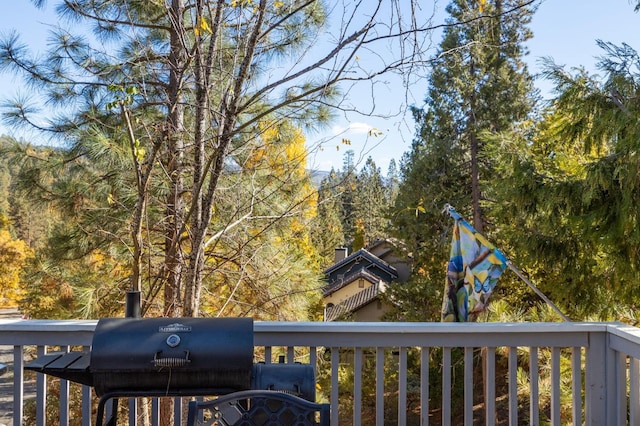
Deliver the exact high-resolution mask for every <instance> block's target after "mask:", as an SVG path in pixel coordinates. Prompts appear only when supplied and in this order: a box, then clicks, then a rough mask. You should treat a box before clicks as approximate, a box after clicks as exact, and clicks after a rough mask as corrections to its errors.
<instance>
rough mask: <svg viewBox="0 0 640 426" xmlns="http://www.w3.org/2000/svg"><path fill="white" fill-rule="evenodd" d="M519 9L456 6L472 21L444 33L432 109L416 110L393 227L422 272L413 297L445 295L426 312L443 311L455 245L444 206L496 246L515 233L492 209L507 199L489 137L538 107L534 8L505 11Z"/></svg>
mask: <svg viewBox="0 0 640 426" xmlns="http://www.w3.org/2000/svg"><path fill="white" fill-rule="evenodd" d="M515 3H516V2H510V1H509V2H503V1H487V2H484V4H483V6H482V7H478V6H479V5H478V4H477V3H476V2H472V4H473V5H474V7H469V4H468V2H463V1H455V0H454V1H452V2H451V3H450V4H449V6H448V7H447V12H448V13H449V14H450V16H451V21H453V22H467V23H465V24H461V25H457V26H451V27H447V28H446V29H445V30H444V33H443V38H442V41H441V43H440V49H439V52H438V53H437V55H436V56H435V57H434V68H433V72H432V73H431V74H430V76H429V88H428V93H427V96H426V107H425V108H424V110H419V109H414V118H415V119H416V122H417V123H418V126H419V130H418V133H417V135H416V137H415V139H414V141H413V143H412V146H411V150H410V151H409V152H408V153H406V154H405V155H404V157H403V159H402V164H401V176H402V181H401V183H400V187H399V191H398V196H397V198H396V200H395V205H394V207H393V211H392V215H391V221H392V224H393V230H394V232H395V235H396V236H397V237H398V238H399V239H401V240H402V241H404V242H405V243H406V244H407V246H408V247H409V251H410V252H412V253H413V256H414V271H419V273H418V274H417V275H416V274H414V277H416V278H414V279H415V280H417V281H416V285H414V284H413V283H409V285H408V286H409V287H411V288H416V289H418V290H417V291H416V292H415V293H413V294H412V295H411V296H412V297H410V296H409V295H405V297H410V299H414V300H422V298H423V297H425V296H424V295H425V294H427V295H429V296H431V297H436V299H431V300H430V301H429V302H428V303H425V305H423V306H430V308H429V310H430V311H431V312H433V311H434V310H435V307H436V306H438V309H439V306H440V304H441V300H437V298H438V297H439V296H440V294H439V293H440V292H441V288H442V286H444V271H445V270H446V267H445V265H446V261H447V260H448V256H449V248H450V242H451V236H450V235H449V232H450V231H449V230H450V229H451V228H452V225H453V224H452V220H451V218H450V217H448V216H447V215H446V214H443V212H442V209H443V207H444V205H445V204H447V203H449V204H451V205H452V206H454V207H456V209H458V211H459V213H460V214H461V215H462V216H463V217H467V218H468V220H469V222H470V223H472V224H473V225H474V226H475V227H476V228H477V229H478V231H480V232H484V233H486V234H487V237H489V238H490V239H491V238H492V236H493V235H496V234H498V233H501V232H505V231H506V229H507V228H508V227H506V226H504V227H503V226H500V225H501V224H508V223H509V219H507V218H497V217H495V216H494V215H493V214H492V212H491V206H492V204H493V203H494V202H495V203H496V204H497V203H500V201H501V200H499V199H496V198H495V197H494V196H493V195H494V193H493V190H492V188H493V186H495V185H500V184H501V181H499V180H498V179H496V176H495V172H494V169H495V167H496V159H495V158H494V157H493V156H492V154H491V153H490V151H489V150H488V147H487V146H486V141H485V139H486V134H487V133H488V134H495V133H497V132H501V131H506V130H508V129H510V128H511V127H512V126H513V125H514V124H516V123H518V122H521V121H523V120H525V119H526V118H527V116H528V114H530V112H531V110H532V107H533V104H534V101H533V97H532V89H533V86H532V78H531V76H530V75H529V73H528V71H527V69H526V66H525V65H524V64H523V62H522V58H523V55H524V47H523V43H524V42H525V41H526V40H527V39H528V38H530V36H531V34H530V32H529V30H528V29H527V24H528V23H529V21H530V19H531V15H532V11H531V10H530V9H528V8H526V7H524V8H519V9H517V10H515V11H513V12H512V13H504V14H501V12H504V11H506V10H510V9H511V7H512V6H514V5H515ZM480 9H482V11H481V10H480ZM480 15H483V16H485V17H483V18H480ZM486 16H492V17H490V18H487V17H486ZM485 225H486V229H484V228H485ZM410 299H409V300H410ZM403 300H407V299H403ZM405 315H410V314H408V313H405ZM429 317H430V318H433V315H432V314H430V315H429Z"/></svg>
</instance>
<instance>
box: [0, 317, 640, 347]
mask: <svg viewBox="0 0 640 426" xmlns="http://www.w3.org/2000/svg"><path fill="white" fill-rule="evenodd" d="M176 320H178V319H176ZM96 324H97V321H95V320H85V321H77V320H75V321H73V320H70V321H62V320H4V321H0V345H59V344H61V342H64V344H66V345H70V346H76V345H85V346H88V345H90V344H91V340H92V335H93V331H94V329H95V326H96ZM616 327H618V328H616ZM609 330H614V331H615V332H616V333H619V334H620V335H621V336H624V337H623V338H626V336H627V335H629V336H631V338H632V339H636V338H638V339H639V340H638V341H639V342H640V330H638V329H636V328H633V327H631V328H630V330H629V331H632V332H633V333H632V334H628V332H627V330H626V329H624V328H621V325H620V324H611V323H576V322H571V323H567V322H564V323H473V324H454V323H426V322H422V323H420V322H401V323H398V322H394V323H391V322H389V323H383V322H269V321H256V322H255V323H254V331H255V335H254V344H255V345H257V346H325V347H337V346H343V347H372V346H385V347H389V346H434V347H435V346H448V347H460V346H473V347H480V346H559V347H569V346H581V347H586V346H588V344H589V338H588V335H589V333H606V332H608V331H609Z"/></svg>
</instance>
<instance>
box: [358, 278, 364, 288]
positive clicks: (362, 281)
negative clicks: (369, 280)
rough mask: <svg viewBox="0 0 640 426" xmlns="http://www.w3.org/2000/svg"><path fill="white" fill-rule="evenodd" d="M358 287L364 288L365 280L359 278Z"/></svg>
mask: <svg viewBox="0 0 640 426" xmlns="http://www.w3.org/2000/svg"><path fill="white" fill-rule="evenodd" d="M358 287H360V288H364V280H363V279H362V278H360V279H359V280H358Z"/></svg>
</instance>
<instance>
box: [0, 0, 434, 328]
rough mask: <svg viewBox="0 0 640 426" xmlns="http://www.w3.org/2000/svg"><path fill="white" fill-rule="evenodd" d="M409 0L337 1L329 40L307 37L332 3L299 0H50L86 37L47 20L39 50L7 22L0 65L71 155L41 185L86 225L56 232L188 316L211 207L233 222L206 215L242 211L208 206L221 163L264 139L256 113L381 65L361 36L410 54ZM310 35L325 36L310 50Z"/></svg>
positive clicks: (300, 115) (294, 105)
mask: <svg viewBox="0 0 640 426" xmlns="http://www.w3.org/2000/svg"><path fill="white" fill-rule="evenodd" d="M33 3H34V4H36V5H42V4H44V3H45V2H44V1H41V0H33ZM384 3H386V5H385V4H384ZM416 4H417V1H416V0H412V1H410V2H407V4H406V5H403V6H402V7H400V4H399V3H397V2H394V1H388V2H379V3H378V2H375V3H365V2H360V3H354V4H350V5H347V7H346V8H344V9H340V14H342V13H344V15H342V16H341V17H342V18H345V17H348V16H351V17H352V18H353V17H358V19H352V18H346V19H342V20H341V21H340V22H341V24H342V27H340V28H338V29H336V31H335V33H334V36H335V37H333V36H332V40H331V41H328V42H329V43H332V45H331V46H330V48H329V49H327V48H326V47H327V46H326V45H323V44H321V43H319V40H321V39H322V40H323V41H324V38H325V29H326V25H327V14H328V13H330V12H332V11H333V10H337V9H336V8H334V6H333V5H331V4H327V3H325V2H317V1H306V0H305V1H301V0H286V1H274V0H260V1H254V2H251V1H231V2H226V1H213V0H174V1H171V2H155V1H147V0H142V1H140V0H136V1H127V2H122V1H120V0H100V1H94V0H78V1H73V2H68V1H59V2H58V7H57V9H56V10H57V11H58V13H59V14H60V17H61V20H60V22H61V23H65V22H68V20H71V21H72V22H73V24H74V26H75V28H81V26H83V25H85V26H86V27H84V28H85V29H87V30H89V29H90V30H93V37H84V36H83V35H81V34H78V32H76V31H73V30H72V31H69V30H67V29H65V28H56V29H54V31H53V34H52V36H51V40H52V41H51V43H50V44H49V47H50V49H49V50H48V51H47V52H46V54H45V55H43V56H42V57H41V58H32V57H30V55H29V52H28V51H27V49H26V48H25V46H23V45H22V44H21V43H20V40H19V38H18V37H17V36H16V35H15V34H9V35H7V36H6V37H4V39H3V40H2V42H1V43H0V44H1V46H0V69H2V70H10V71H12V72H14V71H15V72H18V73H23V75H24V76H25V78H26V79H27V80H28V83H29V84H31V87H33V88H35V89H37V90H39V93H38V94H39V95H41V98H42V99H46V101H47V105H48V106H50V107H52V108H56V113H57V114H56V115H55V116H53V117H52V119H51V120H50V121H49V122H48V123H47V125H46V126H37V125H36V127H37V128H38V130H43V131H49V132H52V134H54V135H60V136H62V137H63V138H64V140H65V141H68V142H69V144H70V146H69V148H70V149H69V150H68V151H67V153H68V154H69V157H68V158H67V159H66V161H65V162H63V163H62V164H59V167H60V168H59V170H58V173H59V174H63V173H65V172H67V171H69V170H70V169H75V170H74V173H75V174H74V179H75V182H74V185H67V186H66V190H67V194H66V195H64V194H63V191H62V190H63V189H65V188H63V187H59V188H57V189H58V190H57V191H53V193H54V194H57V195H59V198H60V199H61V200H62V199H66V200H67V206H66V207H68V209H69V210H71V211H73V213H74V214H75V215H76V216H73V218H74V219H75V218H77V217H80V216H84V217H83V219H82V220H83V221H85V223H86V222H88V221H89V219H91V222H92V225H93V227H92V228H82V227H80V226H78V227H76V228H75V229H69V231H70V233H69V238H68V239H67V240H66V241H67V242H68V243H69V245H74V243H73V239H74V238H78V239H79V242H78V243H77V244H76V246H75V249H76V250H75V252H79V253H84V254H85V255H86V254H88V253H90V252H91V250H94V249H95V248H96V247H98V246H102V247H103V246H106V245H111V246H116V245H120V247H119V252H120V254H121V255H129V256H130V258H129V263H130V270H131V276H130V288H131V289H132V290H136V291H139V290H142V291H143V293H144V294H145V299H146V300H147V302H148V303H150V304H151V303H152V304H154V305H155V306H160V304H158V303H157V302H158V300H162V303H161V305H162V309H161V313H162V314H164V315H167V316H179V315H184V316H197V315H198V310H199V301H200V297H201V294H202V290H203V287H204V286H203V278H204V276H205V274H204V271H205V270H207V269H208V265H207V261H208V260H210V259H209V258H208V253H209V251H208V245H210V244H213V242H212V241H214V240H215V238H214V239H213V240H212V237H214V236H215V237H216V238H218V239H220V238H223V237H224V230H225V229H226V228H222V229H219V228H212V227H211V226H212V223H216V224H220V223H222V224H225V223H226V224H230V223H236V222H235V221H233V220H227V219H228V217H219V218H216V217H214V215H221V216H224V215H225V214H226V213H229V217H234V215H236V216H238V214H239V212H240V211H241V210H237V211H233V212H229V211H226V210H224V209H222V208H221V207H223V206H225V203H223V202H220V200H221V193H223V192H226V191H224V188H223V187H222V186H221V183H222V182H223V179H224V175H225V172H226V171H227V168H233V167H238V165H240V164H242V162H241V161H240V160H241V157H243V156H246V155H247V153H246V150H247V149H254V146H253V145H252V143H253V142H254V141H258V140H264V139H263V138H261V137H260V132H261V131H262V130H264V129H266V128H269V127H270V125H269V124H266V125H265V122H266V121H269V122H287V121H293V122H295V123H296V124H297V125H301V126H309V127H313V126H315V125H318V124H322V123H326V122H327V120H328V119H329V117H330V116H331V112H330V110H329V107H330V106H334V107H336V108H339V107H340V102H341V100H340V97H339V96H338V94H339V91H338V88H337V85H338V83H340V82H341V81H344V80H349V81H350V82H353V81H363V80H364V81H368V80H371V79H374V78H375V77H376V76H377V75H379V73H377V72H376V70H371V69H367V70H364V69H363V68H362V67H360V66H359V65H357V58H358V55H357V53H358V52H360V51H361V50H363V49H364V46H366V47H367V48H371V49H372V50H375V48H373V46H374V45H376V44H384V45H385V46H387V47H388V46H389V43H391V44H399V45H400V46H399V48H398V49H396V50H397V51H398V52H410V53H409V54H408V55H409V56H410V58H409V57H403V58H401V59H399V60H394V62H392V63H391V64H389V63H383V64H381V65H380V68H381V70H380V71H381V73H382V72H387V71H389V70H393V69H398V68H399V67H402V66H404V64H415V63H416V62H417V61H416V59H417V57H418V56H419V55H420V54H421V53H422V51H423V50H422V48H421V47H420V46H418V45H415V46H413V47H415V48H404V47H402V45H403V44H405V43H406V41H407V40H409V39H408V38H406V34H407V31H412V30H417V28H416V25H418V20H417V17H416V15H414V14H413V12H414V11H415V10H416V7H415V6H416ZM404 8H406V9H404ZM403 9H404V10H406V11H407V13H408V14H407V15H404V12H402V11H403ZM390 10H392V11H393V14H388V15H387V14H385V12H389V11H390ZM398 14H400V15H404V16H400V15H398ZM364 16H366V18H365V19H359V18H360V17H364ZM388 16H393V19H394V21H393V22H389V24H388V25H386V26H385V27H386V30H385V31H386V32H385V34H384V35H382V34H381V33H380V32H379V31H377V28H378V27H379V26H378V24H379V23H382V22H385V21H386V20H387V17H388ZM374 28H376V30H375V31H374V30H373V29H374ZM421 29H422V30H426V28H424V27H422V28H421ZM87 32H88V31H87ZM315 45H321V46H322V47H321V49H322V51H321V52H319V54H318V55H314V54H309V51H311V50H313V47H314V46H315ZM303 58H304V59H303ZM308 58H314V59H313V60H308ZM41 59H42V60H41ZM274 64H277V66H272V65H274ZM6 104H7V105H9V103H6ZM35 110H37V106H35V107H34V106H33V105H26V104H25V103H24V102H21V100H17V101H16V102H14V103H12V104H11V105H9V107H8V108H6V109H5V118H6V119H8V120H9V122H10V124H12V125H16V126H19V125H27V126H29V125H34V124H35V123H36V122H37V120H36V119H35V118H34V117H33V113H34V111H35ZM236 157H238V158H236ZM96 160H98V161H99V162H100V164H99V165H98V166H96V165H95V164H94V161H96ZM105 165H110V166H109V167H104V166H105ZM82 169H86V170H88V171H89V174H88V176H85V177H84V178H83V177H81V173H80V172H81V171H82ZM239 170H240V171H242V169H241V168H240V169H239ZM127 175H128V176H127ZM33 177H37V176H33ZM245 181H246V180H245ZM66 182H71V180H67V181H66ZM43 188H46V190H49V189H51V188H47V187H46V186H43ZM238 192H240V191H238ZM72 200H73V201H72ZM227 205H228V204H227ZM74 209H75V210H74ZM117 210H118V211H117ZM109 212H110V213H113V218H112V219H111V220H109V215H108V214H106V213H109ZM278 214H279V212H278ZM276 215H277V214H276ZM238 217H239V218H242V217H243V216H242V215H240V216H238ZM100 224H102V225H103V226H104V228H101V227H100ZM90 229H91V230H95V231H98V232H97V233H94V234H93V235H89V234H88V232H87V231H88V230H90ZM220 231H223V232H220Z"/></svg>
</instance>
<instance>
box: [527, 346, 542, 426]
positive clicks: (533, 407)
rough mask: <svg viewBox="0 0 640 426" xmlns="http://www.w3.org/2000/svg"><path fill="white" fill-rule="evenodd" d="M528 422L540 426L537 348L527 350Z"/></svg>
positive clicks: (533, 425) (532, 425)
mask: <svg viewBox="0 0 640 426" xmlns="http://www.w3.org/2000/svg"><path fill="white" fill-rule="evenodd" d="M529 389H530V391H529V419H530V420H529V421H530V422H531V426H538V425H539V424H540V404H539V401H540V399H539V396H540V395H539V392H540V391H539V387H538V348H537V347H535V346H532V347H530V348H529Z"/></svg>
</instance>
